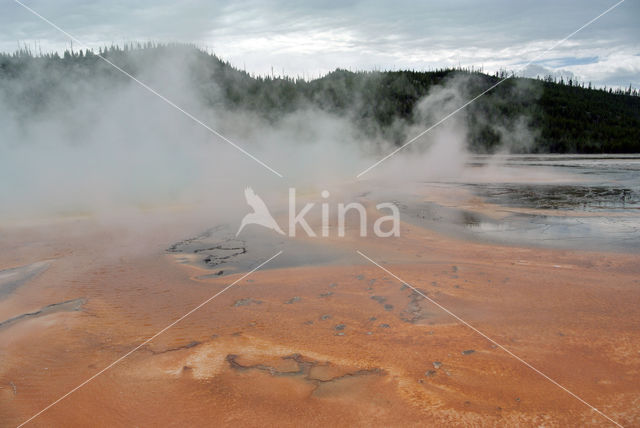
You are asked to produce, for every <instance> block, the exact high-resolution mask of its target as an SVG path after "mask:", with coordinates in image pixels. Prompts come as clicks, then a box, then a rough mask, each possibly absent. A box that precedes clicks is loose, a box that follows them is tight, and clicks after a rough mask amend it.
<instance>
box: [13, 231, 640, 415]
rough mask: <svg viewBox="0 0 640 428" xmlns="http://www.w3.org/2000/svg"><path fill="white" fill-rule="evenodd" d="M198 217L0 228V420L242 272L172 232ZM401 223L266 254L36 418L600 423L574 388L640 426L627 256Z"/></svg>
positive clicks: (59, 392)
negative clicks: (271, 257)
mask: <svg viewBox="0 0 640 428" xmlns="http://www.w3.org/2000/svg"><path fill="white" fill-rule="evenodd" d="M198 227H199V225H195V224H192V225H189V226H180V227H172V228H167V227H158V228H157V230H147V231H146V232H145V233H144V236H145V239H141V238H139V237H137V236H135V235H132V234H131V232H130V231H128V230H126V229H123V228H119V227H116V226H113V225H110V226H106V225H97V224H94V223H93V222H91V221H89V220H75V221H72V222H66V223H60V224H57V225H56V227H55V228H51V227H48V226H43V225H32V226H29V227H26V226H22V227H19V228H18V227H16V228H10V229H6V230H4V231H3V235H2V241H1V244H0V270H2V272H0V287H2V288H0V290H1V292H0V322H2V324H0V425H1V426H7V427H9V426H16V425H19V424H20V423H22V422H24V421H26V420H27V419H29V418H30V417H31V416H33V415H35V414H36V413H38V412H39V411H41V410H42V409H44V408H45V407H47V406H48V405H49V404H51V403H52V402H54V401H55V400H57V399H58V398H60V397H62V396H63V395H64V394H66V393H68V392H69V391H71V390H73V389H74V388H75V387H77V386H78V385H80V384H82V383H83V382H84V381H86V380H88V379H89V378H91V377H92V376H94V375H95V374H97V373H99V372H100V371H101V370H103V369H104V368H106V367H108V366H109V365H110V364H111V363H113V362H114V361H116V360H117V359H119V358H120V357H122V356H123V355H125V354H126V353H128V352H129V351H131V350H132V349H134V348H136V347H137V346H138V345H139V344H140V343H142V342H144V341H145V340H146V339H148V338H149V337H151V336H153V335H155V334H156V333H157V332H159V331H160V330H162V329H163V328H165V327H167V326H168V325H170V324H171V323H172V322H174V321H175V320H177V319H179V318H180V317H181V316H183V315H184V314H186V313H187V312H189V311H190V310H191V309H193V308H195V307H196V306H198V305H199V304H200V303H202V302H203V301H205V300H206V299H208V298H209V297H211V296H213V295H215V294H216V293H218V292H219V291H221V290H222V289H224V288H225V287H227V286H228V285H229V284H231V283H232V282H234V281H236V280H237V279H239V278H240V277H241V276H242V275H243V273H235V272H232V273H231V274H224V273H222V274H220V275H210V274H211V272H213V273H216V272H215V270H214V271H211V270H206V269H204V267H202V266H199V265H197V263H191V262H188V261H186V260H185V259H184V257H181V256H177V255H176V254H172V253H167V252H166V251H165V250H166V249H167V248H168V247H169V246H170V245H171V244H172V243H173V242H175V241H176V240H178V239H182V238H184V237H185V236H189V234H190V233H192V232H194V231H195V230H198ZM151 229H152V228H151ZM402 232H403V233H402V234H401V237H399V238H393V239H379V238H373V237H372V238H362V239H361V238H358V239H355V238H351V239H349V238H347V239H343V240H338V239H336V238H333V239H332V238H329V239H326V240H324V241H322V240H321V239H319V240H318V242H319V245H321V246H324V247H326V251H327V252H330V253H334V254H340V256H339V257H336V259H335V260H332V261H330V262H324V263H320V264H314V263H313V261H312V260H310V261H309V263H297V264H296V265H288V266H285V265H281V266H282V267H278V265H274V267H272V268H270V267H269V266H268V265H267V266H265V268H264V269H261V270H259V271H256V272H255V273H253V274H251V275H250V276H248V277H246V278H244V279H242V280H240V281H239V282H238V283H237V284H236V285H234V286H233V287H230V288H229V289H228V290H226V291H225V292H224V293H222V294H220V295H219V296H218V297H216V298H215V299H213V300H211V301H210V302H209V303H207V304H206V305H204V306H203V307H201V308H200V309H199V310H197V311H196V312H194V313H193V314H191V315H190V316H188V317H187V318H185V319H183V320H181V321H180V322H179V323H177V324H175V325H174V326H173V327H171V328H170V329H168V330H166V331H165V332H164V333H163V334H161V335H159V336H158V337H156V338H155V339H153V340H152V341H151V342H149V343H148V344H145V345H144V346H142V347H140V348H139V349H138V350H136V351H135V352H133V353H132V354H130V355H129V356H127V357H126V358H124V359H123V360H122V361H120V362H119V363H118V364H116V365H114V366H112V367H110V368H108V369H107V370H106V371H104V372H103V373H102V374H100V375H99V376H97V377H95V379H93V380H91V381H90V382H88V383H87V384H85V385H84V386H82V387H81V388H79V389H77V390H75V391H74V392H73V393H71V394H70V395H68V396H66V397H65V398H64V399H63V400H61V401H60V402H58V403H57V404H55V405H54V406H52V407H51V408H49V409H48V410H46V411H45V412H43V413H42V414H40V415H39V416H38V417H37V418H35V419H33V420H32V421H30V422H29V425H31V426H43V427H45V426H65V427H69V426H105V427H107V426H109V427H111V426H192V425H199V426H202V425H207V426H213V425H215V426H239V425H240V426H327V425H331V426H372V425H375V426H443V425H447V426H470V425H471V426H496V425H500V426H504V425H508V426H541V425H544V426H607V425H612V426H613V424H612V423H611V422H610V421H609V420H608V419H606V418H605V417H604V416H602V415H601V414H599V413H598V412H596V411H595V410H593V409H592V408H590V407H589V406H588V405H587V404H585V403H584V402H582V401H580V400H579V399H578V398H576V397H575V396H573V395H572V394H571V393H573V394H575V395H577V396H578V397H579V398H580V399H581V400H584V401H585V402H586V403H588V404H589V405H591V406H594V407H595V408H597V409H598V410H600V411H601V412H603V413H604V414H605V415H607V416H608V417H610V418H612V419H614V420H615V421H617V422H619V423H620V424H622V425H624V426H639V425H640V387H639V386H638V385H640V329H639V328H638V326H639V325H640V312H639V311H638V307H639V304H640V258H639V257H638V256H637V255H634V254H623V253H595V252H584V251H577V250H552V249H533V248H518V247H513V246H511V247H507V246H500V245H490V244H480V243H472V242H466V241H462V240H457V239H454V238H451V237H445V236H443V235H439V234H437V233H435V232H433V231H430V230H426V229H421V228H420V227H418V226H415V225H407V224H403V225H402ZM356 250H359V251H361V252H362V253H363V254H365V255H367V256H368V257H370V258H371V259H373V260H375V261H376V262H378V263H380V264H381V265H382V266H384V267H385V268H386V269H388V270H389V271H390V272H392V273H393V274H395V275H396V276H398V277H399V278H401V280H402V281H399V280H398V279H396V278H395V277H393V276H392V275H390V274H389V273H387V272H385V271H384V270H382V269H380V268H379V267H377V266H375V265H374V264H372V263H370V262H369V261H367V260H366V259H364V258H363V257H361V256H360V255H358V254H357V253H356ZM249 251H250V250H249ZM274 253H275V249H274ZM281 257H283V259H282V260H286V257H287V255H286V252H283V255H282V256H281ZM412 287H415V288H416V289H417V290H418V291H419V292H417V291H416V290H414V289H413V288H412ZM421 294H424V295H425V296H427V297H428V298H430V299H433V300H434V301H435V302H437V303H438V304H440V305H442V306H443V307H445V308H447V309H448V310H450V311H451V312H452V313H454V314H456V315H457V316H458V317H460V318H461V319H463V320H464V321H466V322H468V323H469V324H470V325H472V326H473V327H475V328H476V329H478V330H479V331H481V332H482V333H484V334H486V335H487V336H488V337H490V338H491V339H493V340H494V341H495V342H497V343H498V344H500V345H502V346H504V348H506V349H507V350H509V351H510V352H512V353H513V354H515V355H516V356H518V357H520V358H521V359H522V360H524V361H526V362H527V363H528V364H530V365H531V366H533V367H534V368H535V369H537V370H539V371H540V372H542V373H544V375H546V376H548V377H549V378H550V379H552V380H553V381H555V382H557V383H558V384H559V385H561V386H562V387H560V386H558V385H557V384H554V383H553V382H552V381H550V380H549V379H547V378H545V377H544V376H543V375H541V374H540V373H539V372H537V371H536V370H534V369H532V368H531V367H529V366H527V365H525V364H524V363H523V362H522V361H519V360H518V359H516V358H515V357H514V356H512V355H510V354H509V353H507V352H506V351H505V350H504V349H501V348H500V347H499V346H496V345H495V344H494V343H492V342H491V341H489V340H487V339H486V338H484V337H483V336H481V335H480V334H478V333H477V332H475V331H473V330H472V329H471V328H469V327H468V326H466V325H464V324H462V323H461V322H460V321H459V320H457V319H455V318H454V317H452V316H451V315H450V314H448V313H446V312H445V311H443V310H442V309H441V308H439V307H438V306H436V305H435V304H433V303H432V302H430V301H429V300H428V299H425V298H424V297H423V296H422V295H421ZM563 388H566V390H565V389H563ZM567 390H568V391H570V392H571V393H569V392H568V391H567Z"/></svg>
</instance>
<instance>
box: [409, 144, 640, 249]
mask: <svg viewBox="0 0 640 428" xmlns="http://www.w3.org/2000/svg"><path fill="white" fill-rule="evenodd" d="M469 166H470V168H471V170H475V171H476V172H478V174H477V175H476V176H477V177H481V179H478V180H471V179H469V180H460V181H457V182H448V183H437V185H438V186H445V187H449V188H450V189H451V191H452V192H455V191H461V190H465V191H468V192H470V193H471V195H473V197H475V198H477V199H478V200H479V201H480V203H481V204H484V205H485V206H486V205H489V206H491V207H493V210H494V211H495V212H498V213H500V216H498V218H496V216H490V215H486V213H484V212H483V211H482V210H477V211H476V210H470V209H466V208H465V209H462V208H451V207H445V206H442V205H440V204H439V203H437V202H416V201H408V202H407V203H406V204H404V206H402V205H401V211H403V212H404V214H405V215H406V216H408V218H409V219H410V220H409V221H412V220H413V221H416V220H418V221H419V222H421V223H423V224H426V225H428V226H430V227H434V228H436V229H438V230H441V231H443V232H445V233H449V234H454V235H457V236H460V237H463V238H470V239H476V240H483V241H488V242H496V243H503V244H514V245H541V246H553V247H562V248H580V249H586V250H614V251H633V252H636V251H640V155H615V156H614V155H541V156H532V155H526V156H524V155H522V156H491V157H489V156H477V157H474V158H473V160H472V161H471V162H470V164H469ZM486 171H491V172H492V173H493V175H491V174H486V173H483V172H486ZM471 176H472V177H473V175H471ZM488 177H490V178H489V179H488ZM434 184H436V183H425V185H427V186H428V185H434ZM500 207H503V209H501V208H500ZM501 216H504V217H503V218H499V217H501Z"/></svg>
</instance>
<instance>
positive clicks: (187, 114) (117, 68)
mask: <svg viewBox="0 0 640 428" xmlns="http://www.w3.org/2000/svg"><path fill="white" fill-rule="evenodd" d="M13 1H14V2H16V3H17V4H19V5H20V6H22V7H23V8H25V9H26V10H28V11H29V12H31V13H32V14H33V15H35V16H37V17H38V18H40V19H41V20H43V21H44V22H46V23H47V24H49V25H50V26H52V27H53V28H55V29H56V30H58V31H59V32H61V33H62V34H64V35H65V36H67V37H69V38H70V39H71V40H73V41H74V42H76V43H78V44H79V45H80V46H83V47H85V48H88V47H89V46H88V45H87V44H86V43H83V42H82V41H80V40H78V39H77V38H76V37H75V36H73V35H71V34H69V33H68V32H66V31H65V30H63V29H62V28H60V27H59V26H57V25H56V24H55V23H53V22H51V21H50V20H49V19H47V18H45V17H44V16H42V15H40V14H39V13H38V12H36V11H35V10H33V9H31V8H30V7H29V6H27V5H25V4H24V3H22V2H21V1H19V0H13ZM94 55H95V56H97V57H99V58H100V59H102V60H103V61H105V62H106V63H107V64H109V65H110V66H112V67H113V68H115V69H116V70H118V71H119V72H121V73H122V74H124V75H125V76H127V77H129V78H130V79H131V80H133V81H134V82H136V83H137V84H139V85H140V86H142V87H143V88H145V89H146V90H147V91H149V92H151V93H152V94H154V95H156V96H157V97H158V98H160V99H161V100H162V101H164V102H166V103H167V104H169V105H170V106H171V107H173V108H175V109H176V110H178V111H180V112H181V113H182V114H184V115H185V116H187V117H188V118H189V119H191V120H192V121H194V122H195V123H197V124H198V125H200V126H202V127H203V128H205V129H206V130H207V131H209V132H211V133H212V134H214V135H215V136H217V137H218V138H220V139H221V140H223V141H225V142H227V143H229V144H230V145H231V146H233V147H234V148H235V149H237V150H239V151H240V152H242V153H243V154H244V155H246V156H248V157H250V158H251V159H253V160H254V161H256V162H258V163H259V164H260V165H262V166H263V167H265V168H266V169H268V170H269V171H271V172H272V173H274V174H275V175H277V176H278V177H280V178H283V176H282V174H280V173H279V172H278V171H276V170H275V169H273V168H271V167H270V166H269V165H267V164H266V163H264V162H262V161H261V160H260V159H258V158H257V157H255V156H254V155H252V154H251V153H249V152H248V151H246V150H245V149H243V148H242V147H240V146H239V145H237V144H236V143H234V142H233V141H231V140H230V139H228V138H227V137H225V136H224V135H222V134H221V133H219V132H218V131H216V130H215V129H213V128H211V127H210V126H209V125H207V124H206V123H204V122H203V121H201V120H200V119H198V118H197V117H195V116H194V115H192V114H191V113H189V112H188V111H186V110H185V109H183V108H182V107H180V106H179V105H177V104H176V103H174V102H173V101H171V100H170V99H168V98H167V97H165V96H164V95H162V94H161V93H159V92H158V91H156V90H155V89H153V88H152V87H150V86H149V85H147V84H146V83H144V82H142V81H140V80H139V79H137V78H135V77H134V76H132V75H131V74H130V73H128V72H127V71H125V70H124V69H122V68H121V67H119V66H118V65H116V64H114V63H113V62H111V61H109V60H108V59H107V58H105V57H104V56H102V55H100V54H94Z"/></svg>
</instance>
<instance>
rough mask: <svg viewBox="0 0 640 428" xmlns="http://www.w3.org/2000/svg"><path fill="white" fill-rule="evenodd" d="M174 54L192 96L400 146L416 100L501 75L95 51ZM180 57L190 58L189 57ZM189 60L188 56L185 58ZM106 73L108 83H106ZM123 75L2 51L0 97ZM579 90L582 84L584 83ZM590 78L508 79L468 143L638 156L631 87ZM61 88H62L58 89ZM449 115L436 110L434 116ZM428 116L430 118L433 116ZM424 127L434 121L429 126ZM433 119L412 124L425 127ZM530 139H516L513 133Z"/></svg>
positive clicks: (639, 118) (42, 100)
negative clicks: (237, 64) (302, 118)
mask: <svg viewBox="0 0 640 428" xmlns="http://www.w3.org/2000/svg"><path fill="white" fill-rule="evenodd" d="M177 53H178V54H179V55H178V57H180V58H185V59H184V60H185V61H189V70H190V73H191V76H190V78H192V79H193V81H194V82H195V83H196V85H197V88H198V94H199V96H201V97H202V99H203V101H204V102H205V103H208V104H210V105H211V106H212V107H215V108H220V107H223V108H225V109H231V110H233V109H238V110H251V111H254V112H257V113H258V114H260V115H262V116H264V117H265V118H267V119H269V120H271V121H277V120H279V119H280V118H281V117H282V116H283V115H284V114H286V113H289V112H293V111H295V110H297V109H299V108H304V107H309V106H315V107H317V108H320V109H323V110H325V111H328V112H331V113H335V114H337V115H340V116H342V117H348V118H350V119H352V120H353V122H354V123H355V124H356V125H357V126H358V127H359V128H360V129H361V130H362V132H364V133H365V134H366V133H371V134H377V135H382V136H384V137H385V138H387V139H390V140H392V141H394V142H395V143H397V144H402V143H403V142H404V141H405V140H406V138H407V137H410V136H408V135H405V134H404V132H406V131H404V130H405V129H406V128H407V127H406V126H397V124H398V123H403V124H416V123H415V122H416V120H417V119H416V117H417V116H416V114H415V110H416V106H417V103H418V102H419V100H421V99H424V97H425V96H427V95H428V94H430V93H432V91H433V90H434V89H437V88H438V87H444V86H447V85H448V86H447V87H452V85H455V90H456V91H457V93H459V96H460V99H461V100H463V102H464V100H466V99H471V98H473V97H474V96H476V95H477V94H479V93H481V92H482V91H484V90H485V89H487V88H489V87H490V86H491V85H493V84H495V83H497V82H498V81H499V80H501V79H502V78H503V77H504V75H487V74H483V73H480V72H477V71H471V70H452V69H444V70H438V71H430V72H422V71H421V72H418V71H383V72H381V71H373V72H371V71H368V72H350V71H346V70H336V71H334V72H332V73H329V74H327V75H326V76H324V77H322V78H319V79H315V80H311V81H307V80H303V79H295V78H291V77H276V76H270V77H252V76H251V75H249V74H248V73H246V72H244V71H242V70H238V69H235V68H233V67H232V66H231V65H230V64H228V63H225V62H223V61H221V60H220V59H219V58H217V57H216V56H214V55H211V54H208V53H205V52H203V51H200V50H197V49H195V48H193V47H190V46H185V45H151V44H148V45H145V46H138V47H136V48H135V49H134V48H131V47H127V48H118V47H112V48H109V49H104V50H102V49H101V50H100V54H102V55H104V56H105V57H106V58H109V60H110V61H113V62H114V63H115V64H118V65H119V66H120V67H122V68H123V69H125V70H127V71H128V72H130V73H131V74H132V75H137V73H138V71H139V69H140V68H141V67H142V66H141V64H145V63H147V62H151V63H153V62H154V61H158V59H159V58H160V59H161V58H163V57H168V56H172V55H176V54H177ZM187 54H188V55H187ZM187 58H188V59H187ZM105 79H106V80H105ZM127 79H128V77H126V76H124V75H123V74H122V73H120V72H119V71H117V70H115V69H114V68H113V67H111V66H110V65H108V64H107V63H105V62H104V61H102V60H101V59H100V58H99V57H98V56H97V55H96V54H94V53H92V52H91V51H86V50H85V51H82V50H80V51H74V52H65V54H64V55H63V56H59V55H57V54H47V55H33V54H32V53H31V52H29V51H24V50H23V51H20V52H17V53H14V54H0V101H3V102H4V104H5V105H10V106H15V108H16V112H14V115H15V116H21V115H22V116H24V117H25V119H26V117H27V116H28V114H27V113H29V112H31V111H36V112H37V111H38V109H43V108H46V106H47V105H48V104H50V103H52V102H54V100H55V98H56V97H58V98H60V97H62V98H63V97H65V96H68V94H67V92H68V91H69V90H68V83H69V82H74V81H82V82H91V81H92V80H96V82H98V81H99V84H101V85H104V86H105V87H104V90H106V91H108V90H109V88H108V87H106V85H105V83H104V82H105V81H107V82H109V81H112V82H113V84H114V85H115V84H122V83H125V82H126V80H127ZM585 86H587V87H585ZM589 86H590V84H587V85H584V84H583V83H580V84H577V83H574V82H572V81H568V82H564V81H560V82H556V81H553V79H551V78H544V79H526V78H519V77H511V78H509V79H507V80H505V81H504V82H503V83H501V84H500V85H499V86H497V87H496V88H495V89H494V90H492V91H490V92H488V93H487V94H486V95H484V96H483V97H481V98H479V99H478V100H477V101H475V102H474V103H472V104H471V105H469V106H468V107H467V108H466V109H465V111H464V116H463V117H464V118H465V120H466V121H467V124H468V133H469V135H468V137H469V138H468V141H469V146H470V149H471V150H473V151H476V152H492V151H495V150H497V149H498V148H501V149H502V148H504V147H506V148H508V149H511V150H512V151H515V152H553V153H638V152H640V96H639V94H638V92H637V90H632V89H631V88H629V89H627V90H611V89H602V88H601V89H590V88H589ZM63 87H65V88H67V89H62V88H63ZM446 113H447V111H446V110H443V112H442V116H444V115H445V114H446ZM434 119H435V120H437V119H438V117H434ZM431 123H432V122H431ZM431 123H420V124H419V125H425V128H426V127H428V126H429V125H431ZM522 129H526V130H527V135H529V136H533V137H532V140H531V141H530V142H529V143H528V144H526V145H523V144H518V142H517V141H512V140H517V135H518V130H522Z"/></svg>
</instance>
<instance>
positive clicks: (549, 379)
mask: <svg viewBox="0 0 640 428" xmlns="http://www.w3.org/2000/svg"><path fill="white" fill-rule="evenodd" d="M356 253H358V254H360V255H361V256H362V257H364V258H365V259H367V260H368V261H370V262H371V263H373V264H374V265H376V266H378V267H379V268H380V269H382V270H383V271H385V272H386V273H388V274H389V275H391V276H392V277H394V278H395V279H397V280H398V281H400V282H401V283H402V284H405V285H406V286H408V287H409V288H411V289H412V290H413V291H414V292H416V293H418V294H419V295H421V296H422V297H424V298H425V299H427V300H428V301H429V302H431V303H433V304H434V305H436V306H437V307H438V308H440V309H442V310H443V311H445V312H446V313H447V314H449V315H451V316H452V317H453V318H455V319H456V320H458V321H459V322H460V323H462V324H464V325H465V326H467V327H469V328H470V329H471V330H473V331H474V332H476V333H478V334H479V335H480V336H482V337H484V338H485V339H487V340H488V341H489V342H491V343H492V344H494V345H495V346H497V347H498V348H500V349H502V350H503V351H504V352H506V353H507V354H509V355H510V356H512V357H513V358H515V359H516V360H518V361H520V362H521V363H522V364H524V365H525V366H527V367H529V368H530V369H531V370H533V371H534V372H536V373H538V374H539V375H540V376H542V377H544V378H545V379H547V380H548V381H549V382H551V383H553V384H554V385H556V386H557V387H559V388H560V389H562V390H564V391H565V392H567V393H568V394H569V395H571V396H573V397H574V398H576V399H577V400H578V401H580V402H581V403H583V404H584V405H586V406H587V407H589V408H591V409H592V410H594V411H596V412H598V413H599V414H600V415H601V416H603V417H605V418H606V419H607V420H609V422H611V423H613V424H615V425H617V426H619V427H621V428H622V425H620V424H619V423H618V422H616V421H614V420H613V419H611V418H610V417H609V416H607V415H605V414H604V413H603V412H601V411H600V410H598V409H596V408H595V407H594V406H592V405H591V404H589V403H587V402H586V401H585V400H583V399H582V398H580V397H579V396H578V395H576V394H574V393H573V392H571V391H569V390H568V389H567V388H565V387H564V386H562V385H561V384H559V383H558V382H556V381H555V380H553V379H552V378H550V377H549V376H547V375H546V374H544V373H543V372H541V371H540V370H538V369H537V368H535V367H534V366H532V365H531V364H529V363H528V362H526V361H525V360H523V359H522V358H520V357H518V356H517V355H516V354H514V353H513V352H511V351H510V350H508V349H507V348H505V347H504V346H502V345H501V344H499V343H498V342H496V341H495V340H493V339H492V338H490V337H489V336H487V335H486V334H485V333H483V332H481V331H480V330H478V329H477V328H475V327H474V326H472V325H471V324H469V323H468V322H466V321H465V320H463V319H462V318H460V317H459V316H458V315H456V314H454V313H453V312H451V311H450V310H449V309H447V308H445V307H444V306H442V305H441V304H440V303H438V302H436V301H435V300H433V299H432V298H430V297H428V296H427V295H426V294H424V293H422V292H421V291H420V290H418V289H417V288H415V287H414V286H412V285H411V284H409V283H408V282H406V281H405V280H403V279H402V278H400V277H398V276H397V275H395V274H394V273H393V272H391V271H389V270H388V269H386V268H385V267H383V266H381V265H380V264H378V263H377V262H376V261H374V260H372V259H371V258H370V257H368V256H366V255H365V254H364V253H362V252H361V251H360V250H356Z"/></svg>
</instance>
